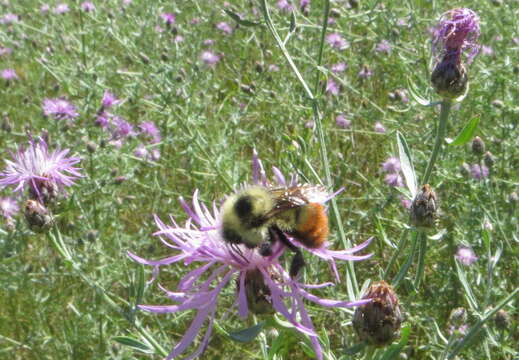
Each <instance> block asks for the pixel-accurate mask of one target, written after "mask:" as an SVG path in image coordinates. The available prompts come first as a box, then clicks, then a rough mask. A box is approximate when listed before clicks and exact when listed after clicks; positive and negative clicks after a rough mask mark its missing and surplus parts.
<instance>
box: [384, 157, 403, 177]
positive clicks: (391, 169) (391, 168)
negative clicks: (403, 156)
mask: <svg viewBox="0 0 519 360" xmlns="http://www.w3.org/2000/svg"><path fill="white" fill-rule="evenodd" d="M382 170H383V171H385V172H387V173H390V174H396V173H399V172H400V160H399V159H398V158H397V157H394V156H392V157H390V158H388V159H387V160H386V161H384V162H383V163H382Z"/></svg>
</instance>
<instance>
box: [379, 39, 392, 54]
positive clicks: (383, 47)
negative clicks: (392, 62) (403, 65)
mask: <svg viewBox="0 0 519 360" xmlns="http://www.w3.org/2000/svg"><path fill="white" fill-rule="evenodd" d="M375 50H376V51H377V52H380V53H384V54H387V55H389V54H391V51H392V50H393V46H392V45H391V44H390V43H389V41H387V40H382V41H381V42H379V43H378V44H377V46H376V47H375Z"/></svg>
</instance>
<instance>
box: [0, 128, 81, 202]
mask: <svg viewBox="0 0 519 360" xmlns="http://www.w3.org/2000/svg"><path fill="white" fill-rule="evenodd" d="M69 151H70V150H69V149H65V150H60V149H56V150H54V151H49V149H48V147H47V144H46V143H45V140H43V139H42V138H39V139H38V140H34V139H31V140H30V141H29V146H28V147H27V148H26V149H20V150H18V152H17V153H15V154H12V156H13V160H5V163H6V167H5V169H4V171H2V172H0V187H6V186H14V187H15V189H14V191H20V190H23V189H24V188H27V189H28V190H29V194H30V195H31V197H32V198H33V199H37V200H38V201H40V202H42V203H47V202H48V201H50V200H52V199H54V198H55V196H56V195H57V192H59V191H60V190H61V189H63V188H64V187H66V186H71V185H73V184H74V181H75V180H76V179H77V178H79V177H82V175H81V174H80V172H79V170H80V169H79V168H77V167H75V166H74V165H75V164H77V163H78V162H79V161H80V159H79V158H78V157H67V154H68V153H69Z"/></svg>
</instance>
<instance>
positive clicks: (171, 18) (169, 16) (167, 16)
mask: <svg viewBox="0 0 519 360" xmlns="http://www.w3.org/2000/svg"><path fill="white" fill-rule="evenodd" d="M160 17H161V18H162V20H164V22H165V23H166V26H171V25H173V24H174V23H175V22H176V20H177V17H176V15H175V14H173V13H162V14H160Z"/></svg>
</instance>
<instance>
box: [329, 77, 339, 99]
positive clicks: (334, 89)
mask: <svg viewBox="0 0 519 360" xmlns="http://www.w3.org/2000/svg"><path fill="white" fill-rule="evenodd" d="M326 92H327V93H328V94H330V95H333V96H337V95H339V93H340V92H341V87H340V86H339V84H337V83H336V82H335V80H333V79H332V78H331V77H330V78H328V80H327V81H326Z"/></svg>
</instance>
